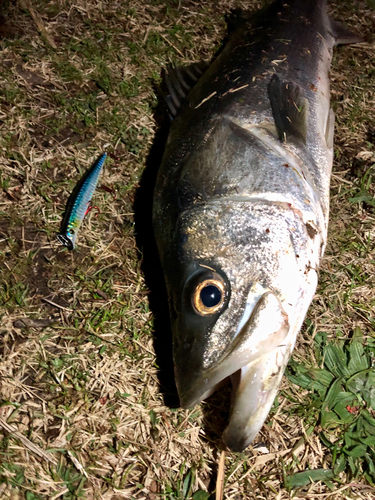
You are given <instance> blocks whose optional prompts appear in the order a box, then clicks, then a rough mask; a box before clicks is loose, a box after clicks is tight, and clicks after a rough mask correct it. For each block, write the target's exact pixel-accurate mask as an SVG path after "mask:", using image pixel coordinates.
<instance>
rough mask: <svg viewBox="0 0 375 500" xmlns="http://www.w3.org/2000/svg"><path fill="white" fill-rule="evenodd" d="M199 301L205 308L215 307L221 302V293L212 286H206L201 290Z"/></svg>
mask: <svg viewBox="0 0 375 500" xmlns="http://www.w3.org/2000/svg"><path fill="white" fill-rule="evenodd" d="M201 300H202V303H203V305H204V306H205V307H215V306H217V305H218V304H219V302H220V301H221V291H220V290H219V289H218V288H217V287H216V286H214V285H207V286H205V287H204V288H202V290H201Z"/></svg>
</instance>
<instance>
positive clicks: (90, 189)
mask: <svg viewBox="0 0 375 500" xmlns="http://www.w3.org/2000/svg"><path fill="white" fill-rule="evenodd" d="M106 158H107V153H103V154H102V155H101V156H100V157H99V158H98V159H97V160H96V161H95V163H94V164H93V165H92V166H91V167H90V168H89V169H88V170H87V172H86V173H85V174H84V175H83V177H82V178H81V179H80V180H79V182H78V184H77V185H76V187H75V188H74V190H73V192H72V194H71V195H70V197H69V200H68V204H67V207H66V211H65V216H64V219H63V221H62V224H61V229H60V234H59V235H58V239H59V241H60V242H61V243H63V245H65V246H67V247H68V248H69V250H73V248H74V246H75V241H76V239H77V233H78V230H79V228H80V225H81V223H82V221H83V219H84V217H85V214H86V210H87V206H88V204H89V202H90V201H91V198H92V196H93V194H94V191H95V189H96V186H97V184H98V180H99V176H100V173H101V171H102V169H103V166H104V162H105V159H106Z"/></svg>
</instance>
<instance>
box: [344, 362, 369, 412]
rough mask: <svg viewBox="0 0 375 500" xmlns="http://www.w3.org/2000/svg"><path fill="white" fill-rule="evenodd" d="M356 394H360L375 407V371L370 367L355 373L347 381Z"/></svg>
mask: <svg viewBox="0 0 375 500" xmlns="http://www.w3.org/2000/svg"><path fill="white" fill-rule="evenodd" d="M346 386H347V388H348V389H349V390H350V391H351V392H353V393H354V394H359V395H360V396H362V398H363V399H364V400H365V401H366V403H367V404H368V405H370V406H371V408H375V371H374V370H373V369H372V368H370V369H369V370H363V371H361V372H359V373H356V374H355V375H353V376H352V377H351V378H350V379H349V380H348V381H347V383H346Z"/></svg>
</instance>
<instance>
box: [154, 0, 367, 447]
mask: <svg viewBox="0 0 375 500" xmlns="http://www.w3.org/2000/svg"><path fill="white" fill-rule="evenodd" d="M337 30H338V25H337V23H334V22H332V21H331V20H330V19H329V17H328V16H327V14H326V5H325V1H324V0H300V1H293V0H288V1H282V2H276V3H274V4H272V5H271V6H270V7H269V8H268V9H267V10H265V11H262V12H260V13H259V14H258V15H257V16H254V18H253V19H252V22H246V23H245V24H244V26H242V27H241V28H240V29H239V30H237V31H236V32H235V33H234V35H233V36H232V37H231V39H230V40H229V42H228V44H227V45H226V47H225V48H224V50H223V51H222V52H221V54H220V55H219V56H218V57H217V58H216V59H215V61H214V62H213V63H212V64H211V66H210V67H209V68H208V70H207V71H206V73H205V74H204V75H203V76H202V78H200V80H199V81H198V83H197V84H196V85H195V86H194V88H193V89H192V91H191V92H190V93H189V95H188V97H187V99H186V100H185V102H184V103H183V104H182V106H181V109H180V110H179V111H178V113H177V116H176V118H175V120H174V122H173V124H172V126H171V131H170V135H169V138H168V142H167V146H166V150H165V153H164V157H163V161H162V164H161V167H160V171H159V174H158V179H157V183H156V188H155V195H154V213H153V221H154V231H155V238H156V242H157V244H158V249H159V254H160V258H161V263H162V267H163V270H164V275H165V280H166V285H167V291H168V297H169V306H170V316H171V326H172V332H173V342H174V344H173V350H174V363H175V376H176V383H177V388H178V392H179V397H180V402H181V405H182V406H183V407H191V406H193V405H195V404H197V403H198V402H200V401H201V400H203V399H205V398H206V397H208V396H209V395H210V394H211V393H212V392H213V391H214V390H215V388H216V387H217V386H218V384H220V382H221V381H222V380H223V379H225V378H227V377H229V376H230V377H231V379H232V383H233V405H232V412H231V417H230V421H229V425H228V427H227V429H226V430H225V432H224V436H223V439H224V441H225V443H226V444H227V445H228V447H229V448H231V449H232V450H234V451H240V450H243V449H244V448H245V447H246V446H247V445H249V444H250V443H251V442H252V441H253V439H254V438H255V436H256V434H257V433H258V431H259V430H260V428H261V427H262V425H263V422H264V420H265V419H266V417H267V415H268V413H269V411H270V408H271V406H272V403H273V400H274V398H275V396H276V392H277V389H278V386H279V384H280V381H281V378H282V375H283V372H284V369H285V366H286V364H287V362H288V360H289V357H290V355H291V352H292V350H293V347H294V344H295V340H296V336H297V333H298V331H299V330H300V328H301V325H302V323H303V320H304V318H305V315H306V313H307V310H308V307H309V305H310V303H311V301H312V299H313V296H314V293H315V290H316V286H317V281H318V269H319V265H320V261H321V258H322V256H323V253H324V249H325V245H326V239H327V223H328V211H329V183H330V175H331V167H332V158H333V150H332V148H333V127H334V115H333V112H332V110H330V104H329V101H330V96H329V79H328V70H329V66H330V62H331V57H332V49H333V47H334V45H335V44H336V43H337V42H338V38H339V35H337ZM354 38H355V37H353V40H350V36H349V39H348V40H345V41H348V42H349V41H355V39H354ZM357 41H358V40H357Z"/></svg>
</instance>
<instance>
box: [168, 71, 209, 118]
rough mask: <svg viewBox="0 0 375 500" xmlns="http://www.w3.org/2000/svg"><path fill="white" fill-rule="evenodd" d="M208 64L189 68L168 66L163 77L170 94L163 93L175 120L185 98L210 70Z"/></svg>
mask: <svg viewBox="0 0 375 500" xmlns="http://www.w3.org/2000/svg"><path fill="white" fill-rule="evenodd" d="M208 66H209V63H208V62H205V61H203V62H199V63H193V64H190V65H189V66H183V67H182V66H180V67H175V68H173V67H172V66H168V67H167V69H166V70H163V72H162V77H163V80H164V82H165V85H166V86H167V89H168V94H165V93H163V97H164V99H165V102H166V103H167V106H168V108H169V111H170V113H171V118H172V119H173V118H174V117H175V116H176V114H177V111H178V109H179V108H180V106H181V104H182V103H183V101H184V99H185V97H186V96H187V95H188V94H189V92H190V90H191V89H192V88H193V87H194V85H195V84H196V82H197V81H198V80H199V78H200V77H201V76H202V75H203V73H204V72H205V71H206V69H207V68H208Z"/></svg>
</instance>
